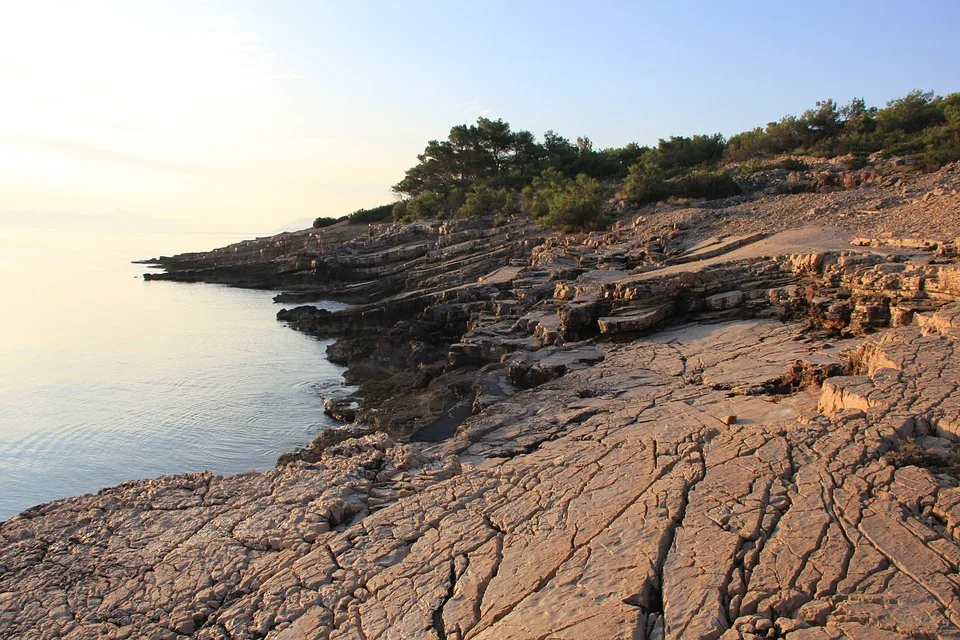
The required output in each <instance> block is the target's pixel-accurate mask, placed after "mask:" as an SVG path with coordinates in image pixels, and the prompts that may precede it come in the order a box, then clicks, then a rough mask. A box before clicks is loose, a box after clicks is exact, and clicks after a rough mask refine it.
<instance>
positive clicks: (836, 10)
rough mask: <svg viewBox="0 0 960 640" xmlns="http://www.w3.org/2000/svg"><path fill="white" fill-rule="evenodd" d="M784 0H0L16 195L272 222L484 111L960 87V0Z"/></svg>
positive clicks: (5, 148)
mask: <svg viewBox="0 0 960 640" xmlns="http://www.w3.org/2000/svg"><path fill="white" fill-rule="evenodd" d="M770 4H771V3H760V2H731V3H716V2H706V1H704V2H675V3H664V2H650V3H643V2H591V3H589V4H588V3H585V2H584V3H565V2H499V1H488V2H483V3H471V4H467V3H465V2H416V3H414V2H410V3H397V2H368V3H342V2H337V3H334V2H309V1H306V0H301V1H293V0H291V1H276V2H265V1H264V2H256V1H253V0H248V1H234V2H226V1H224V2H187V1H172V2H140V1H134V0H128V1H110V0H104V1H86V0H85V1H82V2H81V1H67V0H63V1H60V2H54V1H44V0H36V1H31V2H19V1H17V2H14V1H9V0H0V214H5V213H15V212H36V215H38V216H43V215H44V214H54V213H55V214H61V215H62V214H71V215H84V214H106V213H110V212H116V211H123V212H131V215H134V214H139V215H143V216H151V217H154V218H160V219H164V220H169V221H171V223H172V224H176V225H177V226H180V227H183V228H190V229H194V230H231V231H232V230H238V231H240V230H244V231H245V230H270V229H276V228H278V227H279V226H280V225H283V224H285V223H287V222H289V221H291V220H294V219H299V218H313V217H316V216H319V215H329V216H339V215H343V214H345V213H348V212H350V211H352V210H354V209H356V208H358V207H366V206H374V205H377V204H381V203H383V202H389V201H391V200H392V195H391V193H390V190H389V188H390V185H392V184H394V183H396V182H397V181H399V180H400V179H401V178H402V177H403V171H404V170H405V169H406V168H408V167H410V166H411V165H413V164H414V163H415V162H416V155H417V153H419V152H420V151H422V150H423V147H424V145H425V144H426V142H427V140H429V139H435V138H443V137H445V136H446V134H447V132H448V131H449V129H450V127H451V126H453V125H455V124H460V123H470V122H474V121H475V120H476V118H477V117H478V116H481V115H483V116H487V117H491V118H503V119H504V120H506V121H508V122H510V123H511V125H513V127H514V128H515V129H517V128H523V129H529V130H531V131H533V132H534V133H536V134H537V135H538V137H542V134H543V132H544V131H545V130H546V129H554V130H555V131H557V132H558V133H560V134H562V135H564V136H567V137H569V138H571V139H575V138H576V137H577V136H579V135H586V136H589V137H590V138H591V139H592V140H593V141H594V143H595V146H596V147H606V146H620V145H623V144H626V143H627V142H631V141H636V142H638V143H641V144H651V143H655V142H656V140H657V139H658V138H660V137H666V136H668V135H671V134H673V135H692V134H695V133H713V132H717V131H719V132H722V133H724V134H727V135H730V134H732V133H736V132H738V131H742V130H745V129H749V128H752V127H753V126H758V125H763V124H765V123H766V122H768V121H770V120H774V119H777V118H779V117H781V116H783V115H785V114H788V113H799V112H801V111H803V110H804V109H806V108H809V107H812V106H813V104H814V102H815V101H816V100H818V99H822V98H827V97H832V98H834V99H836V100H838V101H840V102H846V101H848V100H849V99H850V98H851V97H854V96H862V97H864V98H866V100H867V102H868V104H872V105H877V106H882V105H883V104H884V103H885V102H886V101H887V100H889V99H890V98H895V97H899V96H902V95H904V94H905V93H907V92H908V91H910V90H911V89H914V88H921V89H932V90H934V91H936V92H937V93H938V94H941V95H943V94H947V93H951V92H955V91H960V64H958V63H960V49H958V48H957V40H956V38H957V33H958V30H960V3H957V2H952V1H939V2H937V1H926V2H923V1H915V2H876V1H874V2H829V3H828V2H804V3H780V4H781V5H782V6H769V5H770ZM668 5H669V6H668Z"/></svg>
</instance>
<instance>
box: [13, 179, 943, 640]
mask: <svg viewBox="0 0 960 640" xmlns="http://www.w3.org/2000/svg"><path fill="white" fill-rule="evenodd" d="M901 169H902V167H898V166H897V165H896V163H895V162H894V161H880V162H875V163H873V164H872V165H871V166H868V167H867V168H866V169H864V170H860V171H856V172H850V171H845V170H843V169H842V168H840V167H839V166H838V165H836V164H831V163H823V164H822V166H817V167H814V169H812V170H811V171H809V172H803V174H800V175H798V174H791V173H790V172H787V171H779V170H777V171H768V172H764V173H762V174H759V175H756V176H754V177H753V178H751V182H750V183H749V184H745V185H744V186H745V187H747V194H746V195H744V196H739V197H736V198H729V199H726V200H722V201H708V202H700V203H674V204H661V205H651V206H647V207H644V208H642V209H639V210H630V209H629V208H623V209H622V210H620V211H619V221H618V223H617V224H616V225H615V227H614V228H613V229H612V230H611V231H609V232H605V233H592V234H585V235H554V234H549V233H547V232H545V231H543V230H542V229H539V228H537V227H536V226H534V225H532V224H531V223H530V222H529V221H527V220H525V219H521V218H517V219H513V220H508V221H507V222H506V223H505V224H502V225H499V226H496V227H494V226H492V225H491V223H490V221H489V220H485V219H471V220H456V221H447V222H423V223H413V224H408V225H402V226H401V225H382V226H371V227H369V228H367V227H365V226H364V227H361V226H359V225H349V224H346V223H342V224H339V225H334V226H332V227H328V228H325V229H315V230H305V231H302V232H297V233H291V234H281V235H280V236H275V237H273V238H264V239H258V240H255V241H248V242H244V243H239V244H237V245H232V246H230V247H226V248H223V249H218V250H216V251H212V252H208V253H201V254H188V255H183V256H174V257H165V258H159V259H157V261H156V264H157V265H158V266H160V267H162V268H163V269H164V272H156V273H151V274H148V276H146V277H149V278H159V279H169V280H176V281H183V282H194V281H204V282H220V283H226V284H231V285H234V286H244V287H258V288H268V289H275V290H278V291H280V292H281V293H279V294H278V298H279V299H280V300H281V301H283V302H286V303H294V304H296V303H300V302H307V301H310V300H318V299H334V300H340V301H343V302H348V303H351V306H349V307H347V308H346V309H343V310H341V311H335V312H330V311H323V310H319V309H317V308H315V307H312V306H294V307H292V308H289V309H285V310H283V311H281V312H280V314H278V318H279V319H280V320H282V321H284V322H287V323H288V324H290V325H291V326H292V327H293V328H295V329H297V330H300V331H305V332H308V333H310V334H312V335H316V336H321V337H335V338H336V339H337V341H336V342H335V343H334V344H333V345H332V346H331V348H330V350H329V355H330V357H331V359H333V360H335V361H336V362H339V363H342V364H345V365H346V366H347V367H348V371H347V374H346V378H347V381H348V382H350V383H353V384H356V385H358V391H357V393H356V394H355V395H353V396H349V397H346V398H342V399H338V400H337V401H336V402H331V403H330V405H329V407H328V408H329V410H330V411H331V413H335V414H339V415H340V417H342V418H344V419H347V420H355V421H356V423H357V424H358V425H360V426H359V427H358V429H359V430H358V431H356V432H354V433H353V434H354V435H360V437H357V438H353V439H345V440H343V441H339V440H341V437H340V436H337V437H331V436H325V437H322V438H321V439H318V441H317V442H316V443H314V446H312V447H309V448H306V449H304V450H302V451H299V452H295V453H294V454H291V455H288V456H285V457H284V458H283V459H282V460H281V464H280V465H279V466H278V467H277V468H276V469H274V470H271V471H268V472H266V473H262V474H260V473H251V474H243V475H240V476H233V477H228V478H223V477H218V476H213V475H211V474H209V473H199V474H186V475H181V476H172V477H163V478H158V479H154V480H141V481H135V482H128V483H124V484H122V485H120V486H118V487H114V488H110V489H105V490H103V491H101V492H100V493H98V494H97V495H88V496H81V497H75V498H66V499H63V500H58V501H55V502H52V503H49V504H47V505H41V506H39V507H35V508H33V509H30V510H28V511H26V512H24V513H23V514H21V515H20V516H18V517H16V518H13V519H11V520H9V521H7V522H4V523H0V635H2V636H3V637H10V638H60V637H63V638H141V637H144V638H182V637H191V638H206V639H213V638H218V639H219V638H222V639H226V638H230V639H241V638H278V639H280V638H282V639H284V640H290V639H301V638H303V639H305V638H356V639H364V640H369V639H373V638H404V639H407V638H433V639H443V638H449V639H451V640H452V639H454V638H458V639H461V640H462V639H466V638H478V639H486V638H491V639H492V638H702V639H716V638H721V637H722V638H724V639H730V638H758V637H760V638H788V639H789V640H819V639H826V638H847V637H849V638H868V637H869V638H887V637H890V638H895V637H904V638H907V637H910V638H919V637H928V638H952V637H960V599H958V593H960V577H958V574H957V570H956V567H957V565H958V564H960V541H958V539H957V523H958V522H960V445H958V444H957V442H958V439H960V394H958V388H960V370H958V366H960V365H958V364H957V360H956V357H955V355H956V354H955V352H954V345H955V342H956V341H957V340H958V338H960V306H958V305H957V303H958V301H960V259H958V245H957V243H958V240H957V239H958V238H960V218H958V216H957V213H958V211H960V167H958V166H957V165H948V166H947V167H945V168H944V169H942V170H941V171H939V172H937V173H934V174H915V173H909V172H908V173H904V172H902V170H901ZM799 182H806V183H809V185H812V186H811V188H809V189H807V190H806V191H805V192H802V193H794V191H799V189H795V188H793V187H791V186H790V185H794V184H797V183H799Z"/></svg>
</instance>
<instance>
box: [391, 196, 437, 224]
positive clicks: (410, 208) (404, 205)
mask: <svg viewBox="0 0 960 640" xmlns="http://www.w3.org/2000/svg"><path fill="white" fill-rule="evenodd" d="M447 214H448V209H447V207H446V203H445V201H444V199H443V198H442V197H441V196H440V195H439V194H438V193H436V192H435V191H429V190H428V191H421V192H420V193H419V194H417V195H416V196H414V197H412V198H410V199H409V200H402V201H400V202H398V203H396V204H395V205H393V219H394V220H396V221H397V222H411V221H413V220H428V219H434V218H441V219H442V218H446V217H449V216H448V215H447Z"/></svg>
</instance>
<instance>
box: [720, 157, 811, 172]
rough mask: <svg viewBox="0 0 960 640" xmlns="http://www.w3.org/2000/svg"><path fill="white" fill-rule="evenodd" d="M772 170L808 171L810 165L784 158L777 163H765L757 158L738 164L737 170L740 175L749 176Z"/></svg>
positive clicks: (795, 159) (796, 159)
mask: <svg viewBox="0 0 960 640" xmlns="http://www.w3.org/2000/svg"><path fill="white" fill-rule="evenodd" d="M773 169H785V170H786V171H808V170H809V169H810V165H809V164H807V163H806V162H804V161H803V160H800V159H798V158H784V159H783V160H780V161H779V162H765V161H763V160H761V159H759V158H754V159H752V160H744V161H743V162H741V163H740V166H739V167H738V168H737V170H738V171H739V172H740V174H741V175H745V176H748V175H751V174H754V173H757V172H759V171H771V170H773Z"/></svg>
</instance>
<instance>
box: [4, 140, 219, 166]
mask: <svg viewBox="0 0 960 640" xmlns="http://www.w3.org/2000/svg"><path fill="white" fill-rule="evenodd" d="M0 144H3V145H7V146H14V147H21V148H24V149H32V150H35V151H42V152H45V153H51V154H54V155H58V156H65V157H71V158H78V159H81V160H94V161H98V162H106V163H109V164H114V165H122V166H124V167H136V168H140V169H151V170H154V171H168V172H174V173H184V174H188V175H193V176H207V175H210V173H211V171H210V170H209V169H207V168H204V167H198V166H195V165H189V164H178V163H174V162H164V161H163V160H156V159H154V158H147V157H145V156H139V155H136V154H133V153H126V152H124V151H115V150H113V149H107V148H106V147H99V146H97V145H94V144H89V143H87V142H79V141H76V140H66V139H62V138H43V137H36V136H4V135H0Z"/></svg>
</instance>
